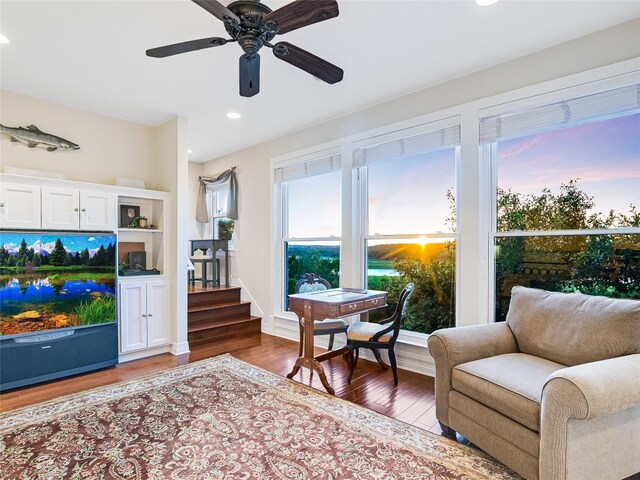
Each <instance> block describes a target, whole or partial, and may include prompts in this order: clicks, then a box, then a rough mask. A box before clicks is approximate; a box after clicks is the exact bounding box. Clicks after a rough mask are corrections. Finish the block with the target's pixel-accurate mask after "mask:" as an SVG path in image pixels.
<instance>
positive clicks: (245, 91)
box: [240, 53, 260, 97]
mask: <svg viewBox="0 0 640 480" xmlns="http://www.w3.org/2000/svg"><path fill="white" fill-rule="evenodd" d="M258 92H260V55H258V54H257V53H256V54H255V55H248V54H246V53H245V54H244V55H242V56H241V57H240V96H241V97H253V96H254V95H255V94H257V93H258Z"/></svg>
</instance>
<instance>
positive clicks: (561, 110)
mask: <svg viewBox="0 0 640 480" xmlns="http://www.w3.org/2000/svg"><path fill="white" fill-rule="evenodd" d="M639 112H640V84H638V83H636V84H633V85H627V86H624V87H620V88H616V89H613V90H608V91H604V92H599V93H595V94H593V95H586V96H582V97H577V98H571V99H566V100H562V101H559V102H555V103H552V104H548V105H542V106H537V107H533V108H529V109H525V110H520V111H516V112H506V113H502V114H499V115H491V116H486V117H484V118H483V117H482V113H481V114H480V143H490V142H496V141H498V140H507V139H510V138H516V137H521V136H524V135H533V134H535V133H541V132H545V131H550V130H558V129H561V128H568V127H573V126H576V125H580V124H583V123H588V122H592V121H595V120H605V119H607V118H613V117H617V116H622V115H630V114H633V113H639Z"/></svg>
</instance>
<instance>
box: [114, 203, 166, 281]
mask: <svg viewBox="0 0 640 480" xmlns="http://www.w3.org/2000/svg"><path fill="white" fill-rule="evenodd" d="M165 195H166V194H163V192H149V191H139V192H137V195H130V194H127V195H118V208H117V211H118V215H119V217H118V225H123V224H124V223H126V219H125V220H123V219H121V218H120V216H121V215H122V207H123V206H130V207H135V208H136V209H139V215H140V216H144V217H146V218H147V222H148V224H149V225H150V226H153V227H152V228H130V227H119V228H118V243H119V244H122V243H132V242H135V243H143V244H144V251H145V252H146V253H147V269H148V270H151V269H154V268H155V269H157V270H160V272H162V273H164V270H165V266H166V262H165V248H164V246H165V241H164V226H165V218H166V212H165V209H166V201H165V200H166V199H165V198H164V197H165ZM136 278H140V276H137V277H136Z"/></svg>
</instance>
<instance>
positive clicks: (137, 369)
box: [0, 333, 441, 434]
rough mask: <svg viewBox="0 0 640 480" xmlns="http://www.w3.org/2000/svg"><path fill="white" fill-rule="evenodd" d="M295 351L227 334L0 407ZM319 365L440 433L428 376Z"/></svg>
mask: <svg viewBox="0 0 640 480" xmlns="http://www.w3.org/2000/svg"><path fill="white" fill-rule="evenodd" d="M319 351H320V350H319ZM297 352H298V343H297V342H292V341H289V340H285V339H282V338H278V337H273V336H271V335H266V334H262V333H257V334H252V335H250V336H245V337H243V338H227V339H222V340H219V341H217V342H215V343H211V344H206V345H199V346H195V347H192V351H191V353H190V354H188V355H183V356H180V357H176V356H174V355H171V354H168V353H167V354H164V355H157V356H155V357H151V358H146V359H142V360H135V361H132V362H127V363H122V364H120V365H118V366H116V367H115V368H111V369H107V370H101V371H98V372H93V373H87V374H83V375H77V376H75V377H71V378H67V379H63V380H57V381H54V382H48V383H45V384H40V385H36V386H32V387H26V388H21V389H17V390H13V391H9V392H6V393H3V394H0V411H7V410H12V409H15V408H20V407H24V406H27V405H32V404H35V403H38V402H44V401H47V400H51V399H54V398H57V397H59V396H62V395H69V394H72V393H77V392H81V391H83V390H87V389H89V388H94V387H99V386H102V385H108V384H110V383H115V382H119V381H122V380H130V379H134V378H139V377H142V376H145V375H149V374H153V373H155V372H159V371H162V370H166V369H168V368H172V367H175V366H177V365H182V364H185V363H189V362H195V361H198V360H202V359H204V358H208V357H214V356H216V355H221V354H223V353H230V354H231V355H233V356H234V357H236V358H238V359H240V360H243V361H245V362H247V363H251V364H252V365H256V366H258V367H261V368H264V369H265V370H268V371H271V372H273V373H276V374H278V375H283V376H284V375H286V374H288V373H289V372H290V370H291V367H292V365H293V363H294V361H295V359H296V357H297ZM323 366H324V368H325V371H326V373H327V378H328V379H329V382H330V383H331V385H332V386H333V387H334V388H335V390H336V396H338V397H340V398H344V399H346V400H349V401H351V402H353V403H356V404H358V405H362V406H364V407H366V408H370V409H371V410H375V411H377V412H380V413H382V414H384V415H388V416H390V417H393V418H396V419H398V420H401V421H403V422H406V423H410V424H412V425H415V426H416V427H419V428H422V429H424V430H430V431H431V432H434V433H437V434H440V433H441V430H440V427H439V425H438V422H437V420H436V417H435V398H434V387H433V378H431V377H427V376H424V375H419V374H417V373H412V372H407V371H404V370H400V372H399V377H400V382H399V385H398V386H394V385H393V376H392V374H391V370H383V369H382V368H380V366H379V365H378V364H377V363H373V362H369V361H366V360H362V359H361V360H360V361H359V362H358V367H357V369H356V372H355V374H354V378H353V380H352V382H351V384H348V383H347V374H348V370H347V365H346V363H345V362H344V360H342V358H340V357H337V358H334V359H331V360H329V361H326V362H324V363H323ZM295 380H296V381H298V382H301V383H304V384H305V385H310V386H312V387H314V388H318V389H319V390H322V391H324V389H323V388H322V384H321V383H320V379H319V378H318V375H317V374H316V375H310V372H309V371H307V370H306V369H301V371H300V372H299V373H298V374H297V375H296V377H295Z"/></svg>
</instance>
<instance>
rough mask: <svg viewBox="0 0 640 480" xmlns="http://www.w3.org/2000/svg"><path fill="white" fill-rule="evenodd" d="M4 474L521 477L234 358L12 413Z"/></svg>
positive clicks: (1, 466)
mask: <svg viewBox="0 0 640 480" xmlns="http://www.w3.org/2000/svg"><path fill="white" fill-rule="evenodd" d="M0 478H2V479H45V478H46V479H74V480H75V479H78V480H79V479H157V480H167V479H175V480H178V479H179V480H187V479H193V480H203V479H260V480H267V479H298V480H302V479H322V480H331V479H336V480H338V479H340V480H345V479H377V480H387V479H431V478H433V479H492V480H493V479H512V478H518V477H517V476H515V475H514V474H513V473H511V472H509V471H508V470H507V469H506V468H505V467H503V466H501V465H500V464H499V463H496V462H495V461H493V460H491V459H490V458H489V457H487V456H485V455H483V454H482V453H480V452H477V451H476V450H473V449H471V448H469V447H465V446H463V445H459V444H457V443H455V442H452V441H450V440H448V439H445V438H442V437H439V436H437V435H434V434H431V433H429V432H425V431H422V430H419V429H417V428H414V427H411V426H409V425H407V424H404V423H402V422H399V421H396V420H393V419H390V418H388V417H385V416H383V415H380V414H377V413H375V412H372V411H370V410H367V409H364V408H362V407H359V406H357V405H354V404H352V403H349V402H347V401H344V400H341V399H337V398H335V397H332V396H330V395H327V394H324V393H322V392H318V391H316V390H314V389H311V388H309V387H305V386H303V385H300V384H298V383H295V382H293V381H290V380H287V379H285V378H283V377H279V376H277V375H274V374H272V373H269V372H266V371H264V370H262V369H259V368H257V367H254V366H252V365H249V364H246V363H244V362H241V361H239V360H236V359H234V358H233V357H231V356H229V355H224V356H221V357H216V358H212V359H208V360H203V361H200V362H196V363H192V364H189V365H185V366H182V367H178V368H175V369H172V370H168V371H165V372H162V373H159V374H155V375H151V376H148V377H144V378H142V379H136V380H130V381H126V382H122V383H118V384H115V385H110V386H107V387H101V388H98V389H94V390H89V391H87V392H83V393H80V394H76V395H71V396H68V397H63V398H60V399H56V400H53V401H50V402H46V403H42V404H39V405H35V406H31V407H26V408H23V409H20V410H15V411H11V412H7V413H5V414H2V415H0Z"/></svg>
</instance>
